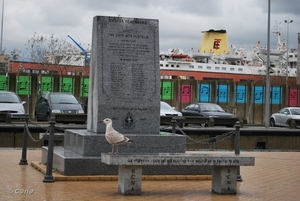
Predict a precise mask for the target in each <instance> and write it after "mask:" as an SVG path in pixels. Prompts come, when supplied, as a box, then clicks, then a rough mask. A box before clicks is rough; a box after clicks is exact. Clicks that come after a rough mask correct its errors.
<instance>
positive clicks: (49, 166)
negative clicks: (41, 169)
mask: <svg viewBox="0 0 300 201" xmlns="http://www.w3.org/2000/svg"><path fill="white" fill-rule="evenodd" d="M55 123H56V122H55V120H54V117H51V119H50V121H49V124H50V129H49V142H48V155H47V169H46V174H45V177H44V180H43V182H54V179H53V176H52V167H53V141H54V139H53V138H54V125H55Z"/></svg>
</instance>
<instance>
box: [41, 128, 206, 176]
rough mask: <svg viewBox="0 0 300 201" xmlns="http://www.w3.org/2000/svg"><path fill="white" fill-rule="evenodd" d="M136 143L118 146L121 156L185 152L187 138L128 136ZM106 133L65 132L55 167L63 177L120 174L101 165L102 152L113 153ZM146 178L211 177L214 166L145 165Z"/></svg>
mask: <svg viewBox="0 0 300 201" xmlns="http://www.w3.org/2000/svg"><path fill="white" fill-rule="evenodd" d="M125 135H126V136H127V137H129V138H130V139H132V140H133V142H132V143H130V144H123V145H120V146H119V153H133V154H134V153H138V154H141V153H185V148H186V147H185V144H186V136H184V135H178V134H171V133H164V132H161V133H160V134H140V135H137V134H134V135H133V134H132V135H131V134H125ZM110 151H111V145H110V144H108V142H107V141H106V139H105V136H104V134H97V133H93V132H89V131H87V130H66V131H65V139H64V147H62V146H54V149H53V168H54V169H56V170H58V171H59V172H60V173H62V174H64V175H117V174H118V166H114V165H106V164H104V163H102V162H101V152H104V153H105V152H106V153H108V152H110ZM47 155H48V147H46V146H44V147H42V163H44V164H45V163H46V162H47ZM143 174H145V175H196V174H202V175H210V174H211V167H206V166H203V167H195V166H180V165H178V166H172V167H168V166H147V165H146V166H144V167H143Z"/></svg>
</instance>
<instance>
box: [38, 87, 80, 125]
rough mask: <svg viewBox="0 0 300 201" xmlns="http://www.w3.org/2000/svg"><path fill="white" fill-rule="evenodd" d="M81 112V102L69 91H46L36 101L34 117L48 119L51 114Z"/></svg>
mask: <svg viewBox="0 0 300 201" xmlns="http://www.w3.org/2000/svg"><path fill="white" fill-rule="evenodd" d="M55 113H58V114H59V113H61V114H83V113H84V111H83V109H82V106H81V104H80V103H79V102H78V100H77V99H76V98H75V96H74V95H73V94H71V93H62V92H47V93H44V94H42V96H41V97H40V98H39V99H38V100H37V101H36V104H35V111H34V115H35V119H36V121H39V120H47V121H48V120H49V119H50V116H51V114H55Z"/></svg>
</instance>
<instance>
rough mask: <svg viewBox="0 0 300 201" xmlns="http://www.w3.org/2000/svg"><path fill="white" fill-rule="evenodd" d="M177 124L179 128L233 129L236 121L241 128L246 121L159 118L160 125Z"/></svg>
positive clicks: (179, 117) (195, 117)
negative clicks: (188, 126) (197, 126)
mask: <svg viewBox="0 0 300 201" xmlns="http://www.w3.org/2000/svg"><path fill="white" fill-rule="evenodd" d="M174 120H175V121H176V122H178V125H179V127H181V128H182V127H183V125H185V126H187V125H188V124H197V125H202V126H207V127H214V126H226V127H233V126H234V125H235V123H236V122H237V121H239V122H240V125H241V127H243V125H244V124H246V123H247V120H246V119H243V118H237V117H233V118H226V117H217V118H213V117H199V116H161V117H160V124H161V125H171V124H172V121H174Z"/></svg>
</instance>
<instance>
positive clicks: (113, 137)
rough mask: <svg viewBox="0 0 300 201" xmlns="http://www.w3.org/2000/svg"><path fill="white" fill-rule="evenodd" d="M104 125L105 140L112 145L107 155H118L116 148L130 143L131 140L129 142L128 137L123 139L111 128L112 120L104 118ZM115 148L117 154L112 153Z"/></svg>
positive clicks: (122, 136)
mask: <svg viewBox="0 0 300 201" xmlns="http://www.w3.org/2000/svg"><path fill="white" fill-rule="evenodd" d="M102 122H103V123H105V124H106V131H105V138H106V140H107V142H108V143H109V144H111V145H112V150H111V152H109V154H118V146H119V145H120V144H124V143H131V142H133V140H130V139H129V138H128V137H125V136H124V135H123V134H121V133H119V132H118V131H116V130H115V129H114V128H113V127H112V120H111V119H109V118H106V119H104V120H103V121H102ZM115 146H116V147H117V152H114V148H115Z"/></svg>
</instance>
